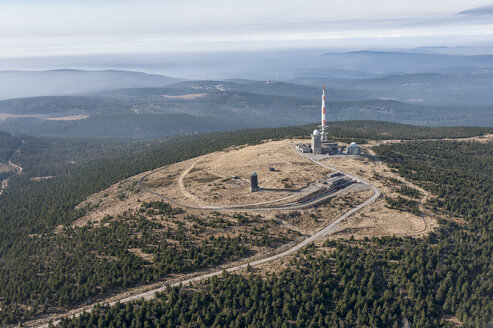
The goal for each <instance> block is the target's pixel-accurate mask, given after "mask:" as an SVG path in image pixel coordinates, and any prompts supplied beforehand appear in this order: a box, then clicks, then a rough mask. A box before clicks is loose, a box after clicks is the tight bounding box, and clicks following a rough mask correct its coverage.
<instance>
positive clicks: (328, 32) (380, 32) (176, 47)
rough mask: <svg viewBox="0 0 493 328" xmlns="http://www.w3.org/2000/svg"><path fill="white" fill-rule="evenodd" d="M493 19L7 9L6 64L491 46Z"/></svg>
mask: <svg viewBox="0 0 493 328" xmlns="http://www.w3.org/2000/svg"><path fill="white" fill-rule="evenodd" d="M478 8H479V9H478ZM461 12H462V13H461ZM492 18H493V6H492V2H490V1H483V0H469V1H463V0H460V1H459V0H447V1H443V0H442V1H437V0H426V1H425V0H414V1H396V0H393V1H390V0H380V1H367V0H332V1H327V0H324V1H318V0H317V1H315V0H304V1H292V0H283V1H280V0H269V1H265V0H262V1H260V0H249V1H246V0H235V1H218V0H208V1H197V0H192V1H190V0H183V1H178V0H168V1H146V0H143V1H121V0H119V1H117V0H100V1H80V0H79V1H77V0H65V1H61V0H60V1H53V0H48V1H23V0H17V1H12V0H7V1H5V0H4V1H2V4H1V10H0V57H4V58H6V57H7V58H16V57H28V56H55V55H90V54H116V53H161V52H198V51H219V50H249V49H276V48H297V47H298V48H309V47H319V48H323V47H327V48H331V49H334V48H341V49H353V48H386V47H387V48H389V47H400V48H406V47H407V48H411V47H419V46H442V45H446V46H462V45H468V44H472V43H474V44H492V42H493V19H492Z"/></svg>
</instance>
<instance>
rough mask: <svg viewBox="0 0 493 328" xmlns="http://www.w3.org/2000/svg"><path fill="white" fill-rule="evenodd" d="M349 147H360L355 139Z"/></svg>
mask: <svg viewBox="0 0 493 328" xmlns="http://www.w3.org/2000/svg"><path fill="white" fill-rule="evenodd" d="M349 147H351V148H356V147H358V144H357V143H356V142H354V141H353V142H351V144H350V145H349Z"/></svg>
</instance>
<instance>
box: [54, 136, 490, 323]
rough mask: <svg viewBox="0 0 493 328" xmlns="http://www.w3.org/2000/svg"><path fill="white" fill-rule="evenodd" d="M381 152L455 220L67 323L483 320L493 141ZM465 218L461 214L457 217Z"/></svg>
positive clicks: (311, 251)
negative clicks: (424, 232) (415, 234)
mask: <svg viewBox="0 0 493 328" xmlns="http://www.w3.org/2000/svg"><path fill="white" fill-rule="evenodd" d="M376 151H377V152H378V153H379V154H380V155H381V156H382V157H383V158H384V160H385V161H387V162H388V163H389V165H391V166H392V167H394V168H395V169H397V170H398V171H399V173H400V174H401V175H402V176H404V177H406V178H408V179H411V180H412V181H414V182H415V183H418V184H420V185H421V186H423V188H425V189H427V190H429V191H431V192H432V193H433V194H434V195H435V196H436V198H435V199H434V201H432V202H431V203H429V204H427V206H430V207H433V208H434V210H435V211H436V212H437V213H443V214H445V217H448V216H451V217H454V218H455V219H444V220H442V221H441V222H440V223H441V227H440V229H439V230H437V231H436V232H435V233H431V234H430V235H429V236H428V237H426V238H424V239H414V238H397V237H385V238H380V239H377V238H374V239H371V240H369V239H366V240H363V241H359V242H358V241H346V242H337V243H335V242H327V243H326V246H329V247H330V248H329V249H328V250H327V249H325V250H323V249H322V250H321V249H318V248H316V247H311V248H310V247H309V248H308V249H306V250H305V251H304V255H303V256H301V257H299V258H298V259H294V260H293V262H292V263H291V265H290V267H289V268H288V269H285V270H283V271H282V272H280V273H276V274H273V275H270V276H268V277H266V278H261V277H260V276H259V275H256V274H250V275H248V276H247V277H242V276H238V275H229V274H224V275H223V276H222V277H221V278H212V279H210V280H209V281H207V282H206V283H204V284H203V285H202V286H201V287H200V288H198V289H196V288H195V289H189V288H187V287H179V288H178V287H177V288H170V289H168V290H167V292H165V293H163V294H161V295H159V296H158V298H157V300H154V301H147V302H144V301H141V302H135V303H133V304H125V305H120V304H117V305H115V306H113V307H110V308H109V307H101V308H98V309H96V310H95V311H94V312H92V313H91V314H86V315H83V316H81V317H79V318H77V319H72V320H64V321H63V322H62V324H61V326H62V327H85V326H91V325H94V326H95V325H99V326H102V327H111V326H121V327H140V326H148V327H165V326H166V327H167V326H171V327H173V326H184V327H195V326H196V327H208V326H212V327H258V326H262V327H289V326H295V327H362V326H370V327H371V326H375V327H405V326H409V327H419V328H421V327H453V326H454V324H453V320H452V319H454V318H456V319H458V320H459V321H460V322H462V323H463V326H464V327H486V326H487V325H488V324H492V319H493V299H492V298H491V295H492V293H493V286H492V281H491V277H492V275H493V272H492V266H491V254H492V249H493V243H492V240H493V238H492V237H493V236H492V235H491V225H492V219H493V215H492V213H493V209H492V200H493V199H492V198H493V195H492V190H493V178H492V176H493V175H492V174H491V172H492V170H493V165H492V163H493V144H492V143H487V144H480V143H468V142H454V141H433V142H426V141H422V142H410V143H402V144H394V145H387V146H380V147H378V148H377V149H376ZM457 217H459V219H457Z"/></svg>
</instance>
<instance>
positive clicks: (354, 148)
mask: <svg viewBox="0 0 493 328" xmlns="http://www.w3.org/2000/svg"><path fill="white" fill-rule="evenodd" d="M360 153H361V148H360V146H358V144H357V143H356V142H354V141H353V142H351V144H350V145H349V147H348V148H347V154H348V155H359V154H360Z"/></svg>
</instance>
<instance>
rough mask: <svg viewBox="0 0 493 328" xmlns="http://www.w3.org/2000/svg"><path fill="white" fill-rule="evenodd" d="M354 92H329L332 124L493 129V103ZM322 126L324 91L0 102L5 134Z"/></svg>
mask: <svg viewBox="0 0 493 328" xmlns="http://www.w3.org/2000/svg"><path fill="white" fill-rule="evenodd" d="M409 83H414V82H409ZM428 88H431V87H428ZM384 89H385V88H384ZM348 90H349V89H346V88H342V89H341V88H338V87H336V86H334V87H333V88H331V89H327V90H326V97H327V102H326V107H327V113H328V116H327V118H328V119H329V120H330V121H343V120H381V121H388V122H401V123H406V124H417V125H427V126H437V125H439V126H462V125H467V126H491V124H492V123H493V111H492V107H491V105H490V104H488V103H480V104H477V103H467V104H463V103H461V104H457V103H456V104H449V103H440V102H434V103H425V102H413V101H407V100H398V99H396V98H393V97H391V96H378V97H377V96H371V97H370V96H368V95H366V91H364V90H359V89H354V88H353V89H350V90H351V91H348ZM353 90H358V92H357V95H356V96H355V95H351V94H350V93H354V91H353ZM319 120H320V87H311V86H310V87H308V86H301V85H296V84H291V83H281V82H259V81H249V82H245V81H243V82H234V83H233V82H224V81H194V82H183V83H178V84H173V85H169V86H166V87H161V88H137V89H135V88H134V89H119V90H110V91H100V92H93V93H90V94H83V95H71V96H46V97H32V98H19V99H9V100H3V101H0V130H3V131H7V132H10V133H14V134H22V133H29V134H36V135H61V136H83V137H88V136H100V137H119V138H130V139H135V138H141V139H143V138H146V139H151V138H159V137H163V136H171V135H178V134H182V135H183V134H192V133H202V132H208V131H218V130H230V129H240V128H268V127H282V126H290V125H300V124H309V123H313V122H318V121H319Z"/></svg>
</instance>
